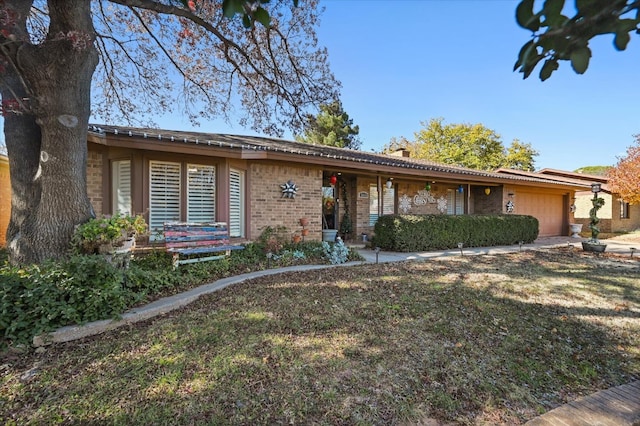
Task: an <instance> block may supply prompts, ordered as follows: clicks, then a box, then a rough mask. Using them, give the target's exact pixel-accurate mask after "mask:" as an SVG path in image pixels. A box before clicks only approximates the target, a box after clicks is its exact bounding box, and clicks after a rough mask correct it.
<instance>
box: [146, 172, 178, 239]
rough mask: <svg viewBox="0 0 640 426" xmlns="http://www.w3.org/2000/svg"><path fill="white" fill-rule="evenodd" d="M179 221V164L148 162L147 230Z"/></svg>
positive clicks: (160, 227) (160, 228)
mask: <svg viewBox="0 0 640 426" xmlns="http://www.w3.org/2000/svg"><path fill="white" fill-rule="evenodd" d="M178 220H180V163H170V162H164V161H150V162H149V228H150V229H151V230H152V231H159V232H162V228H163V225H164V223H165V222H173V221H178Z"/></svg>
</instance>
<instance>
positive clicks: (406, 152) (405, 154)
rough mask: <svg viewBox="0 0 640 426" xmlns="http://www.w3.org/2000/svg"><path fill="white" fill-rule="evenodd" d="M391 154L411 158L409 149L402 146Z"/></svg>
mask: <svg viewBox="0 0 640 426" xmlns="http://www.w3.org/2000/svg"><path fill="white" fill-rule="evenodd" d="M389 155H391V156H393V157H402V158H409V157H410V156H411V153H410V152H409V150H408V149H404V148H400V149H397V150H395V151H393V152H392V153H390V154H389Z"/></svg>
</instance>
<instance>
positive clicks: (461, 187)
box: [458, 184, 464, 194]
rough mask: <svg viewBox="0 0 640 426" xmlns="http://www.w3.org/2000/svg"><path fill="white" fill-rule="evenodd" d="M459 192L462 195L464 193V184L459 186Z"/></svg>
mask: <svg viewBox="0 0 640 426" xmlns="http://www.w3.org/2000/svg"><path fill="white" fill-rule="evenodd" d="M458 192H459V193H460V194H462V193H463V192H464V186H462V184H461V185H460V186H458Z"/></svg>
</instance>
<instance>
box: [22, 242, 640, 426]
mask: <svg viewBox="0 0 640 426" xmlns="http://www.w3.org/2000/svg"><path fill="white" fill-rule="evenodd" d="M582 241H583V239H576V238H571V237H550V238H539V239H538V240H536V241H534V242H533V243H531V244H523V245H515V246H499V247H470V248H465V247H463V248H462V249H461V250H460V249H455V250H441V251H429V252H418V253H397V252H387V251H376V250H372V249H368V248H365V247H364V245H353V246H352V248H355V249H356V250H358V252H359V253H360V254H361V255H362V256H363V257H364V259H365V261H364V262H349V263H346V264H342V265H339V266H350V265H359V264H363V263H384V262H400V261H412V260H413V261H420V260H424V259H431V258H438V257H447V256H460V255H463V256H473V255H494V254H504V253H513V252H518V251H524V250H540V249H549V248H553V247H567V246H572V247H575V248H576V249H578V248H579V249H582V247H581V242H582ZM603 241H604V242H605V243H606V244H607V249H606V252H607V253H616V254H621V255H629V256H640V252H637V251H636V250H640V243H636V242H629V241H618V240H615V239H614V240H603ZM333 267H335V266H334V265H299V266H292V267H287V268H280V269H269V270H264V271H256V272H251V273H248V274H243V275H238V276H234V277H228V278H224V279H221V280H218V281H216V282H214V283H210V284H205V285H202V286H200V287H197V288H194V289H191V290H189V291H187V292H184V293H180V294H177V295H174V296H170V297H165V298H162V299H159V300H157V301H155V302H153V303H150V304H148V305H146V306H142V307H139V308H135V309H131V310H129V311H127V312H125V313H124V314H123V315H122V317H121V318H120V319H117V320H103V321H95V322H92V323H88V324H84V325H81V326H67V327H63V328H60V329H58V330H56V331H54V332H52V333H48V334H46V335H42V336H36V337H35V338H34V339H33V344H34V346H37V347H40V346H44V345H47V344H49V343H59V342H68V341H72V340H76V339H80V338H84V337H89V336H93V335H96V334H100V333H104V332H106V331H109V330H113V329H115V328H118V327H121V326H123V325H128V324H134V323H136V322H139V321H144V320H147V319H149V318H153V317H155V316H158V315H162V314H165V313H167V312H170V311H173V310H176V309H179V308H181V307H183V306H185V305H188V304H189V303H192V302H194V301H195V300H197V299H198V298H199V297H201V296H203V295H205V294H209V293H213V292H215V291H218V290H221V289H223V288H225V287H228V286H230V285H232V284H237V283H241V282H243V281H246V280H250V279H252V278H258V277H263V276H267V275H274V274H279V273H283V272H290V271H308V270H313V269H323V268H333ZM526 424H527V425H530V426H551V425H559V426H596V425H602V426H609V425H612V426H613V425H621V426H640V381H636V382H633V383H630V384H627V385H624V386H619V387H616V388H612V389H608V390H605V391H601V392H598V393H596V394H594V395H591V396H589V397H586V398H582V399H579V400H576V401H572V402H570V403H568V404H566V405H563V406H561V407H558V408H556V409H554V410H552V411H549V412H548V413H546V414H544V415H542V416H540V417H537V418H535V419H533V420H531V421H529V422H528V423H526Z"/></svg>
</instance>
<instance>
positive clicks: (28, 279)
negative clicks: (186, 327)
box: [0, 256, 128, 343]
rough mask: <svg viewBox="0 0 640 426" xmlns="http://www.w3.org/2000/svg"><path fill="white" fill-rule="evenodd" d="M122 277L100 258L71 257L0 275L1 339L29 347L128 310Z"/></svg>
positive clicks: (13, 269)
mask: <svg viewBox="0 0 640 426" xmlns="http://www.w3.org/2000/svg"><path fill="white" fill-rule="evenodd" d="M122 274H123V273H122V271H120V270H119V269H117V268H116V267H114V266H113V265H111V264H110V263H108V262H106V261H105V260H104V259H103V258H102V257H101V256H73V257H71V258H70V259H69V260H68V261H66V262H64V263H53V262H48V263H45V264H43V265H39V266H38V265H33V266H29V267H27V268H23V269H19V268H16V267H9V266H5V267H3V268H2V269H0V276H1V277H2V280H3V284H2V286H0V336H2V337H3V338H4V340H5V342H20V343H24V342H27V341H28V340H29V339H30V338H31V337H32V336H35V335H38V334H40V333H43V332H46V331H49V330H52V329H54V328H57V327H61V326H64V325H68V324H81V323H85V322H88V321H95V320H100V319H105V318H109V317H114V316H117V315H119V314H120V313H122V312H123V310H124V308H125V307H126V306H127V299H128V294H127V291H126V290H125V289H124V288H123V287H122V284H121V283H122V280H123V275H122Z"/></svg>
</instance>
